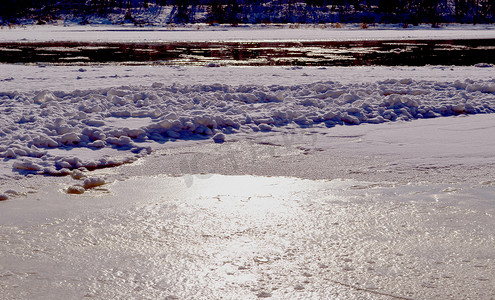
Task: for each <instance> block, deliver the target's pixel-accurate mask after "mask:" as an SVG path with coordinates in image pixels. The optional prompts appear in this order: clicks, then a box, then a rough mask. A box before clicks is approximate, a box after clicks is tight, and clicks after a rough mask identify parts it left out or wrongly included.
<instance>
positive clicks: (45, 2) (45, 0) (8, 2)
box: [0, 0, 495, 26]
mask: <svg viewBox="0 0 495 300" xmlns="http://www.w3.org/2000/svg"><path fill="white" fill-rule="evenodd" d="M112 15H113V16H114V18H113V20H120V21H119V22H121V23H123V22H129V23H134V24H136V25H138V24H155V23H156V22H154V20H156V19H157V16H163V15H166V19H165V20H164V21H163V18H162V21H161V22H162V23H172V24H178V23H199V22H201V23H205V22H206V23H210V24H216V23H218V24H221V23H228V24H233V25H234V26H235V25H237V24H241V23H364V24H372V23H402V24H405V25H407V24H411V25H416V24H419V23H431V24H433V26H435V25H436V24H439V23H451V22H459V23H493V22H495V0H1V3H0V22H1V23H4V24H5V23H14V24H15V23H19V22H21V21H26V20H30V21H33V22H37V23H38V24H44V23H49V22H53V21H54V20H57V19H58V20H60V19H68V18H72V19H78V18H79V19H80V20H81V21H80V22H81V23H84V22H89V21H88V20H90V18H91V17H98V18H105V17H109V16H112ZM115 16H120V18H116V17H115Z"/></svg>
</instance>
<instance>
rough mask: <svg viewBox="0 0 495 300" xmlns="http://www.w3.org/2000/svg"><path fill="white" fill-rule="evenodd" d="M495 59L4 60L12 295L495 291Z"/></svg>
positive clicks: (4, 262)
mask: <svg viewBox="0 0 495 300" xmlns="http://www.w3.org/2000/svg"><path fill="white" fill-rule="evenodd" d="M59 28H60V34H59V35H56V34H55V35H53V38H54V39H65V38H71V39H77V40H85V39H89V38H90V37H91V34H89V33H88V32H90V31H91V30H101V33H102V35H101V36H103V37H102V38H101V39H108V38H109V37H110V34H109V33H108V28H106V29H105V28H102V27H96V29H95V28H92V27H91V28H90V29H87V28H85V27H84V28H81V27H78V28H79V29H78V30H79V31H81V29H82V32H79V33H76V32H75V29H74V28H72V27H38V28H36V29H15V30H13V31H17V32H19V31H22V30H26V31H25V32H26V33H27V34H28V35H22V34H19V33H18V34H12V35H10V33H8V34H5V32H9V30H10V29H3V30H2V31H0V39H2V40H13V39H14V40H21V39H23V38H26V39H28V40H31V39H35V38H37V39H46V38H47V37H48V36H49V34H44V33H43V32H51V33H54V32H55V31H57V30H59ZM477 28H478V27H477ZM219 29H220V30H225V28H219ZM478 29H479V28H478ZM29 30H33V31H32V32H30V31H29ZM118 30H120V27H119V29H118ZM125 30H126V31H129V32H125V33H126V34H127V35H125V36H124V35H122V36H123V38H125V39H132V38H134V37H138V36H139V38H141V39H143V38H145V37H146V35H144V34H143V32H142V30H141V29H139V30H138V32H137V33H136V34H135V35H134V36H133V34H134V33H132V32H133V31H132V30H128V29H125ZM144 30H145V31H150V32H151V33H150V39H155V40H157V39H163V38H164V37H162V36H161V34H162V32H161V31H160V30H154V29H144ZM182 30H183V29H182ZM201 30H203V29H201V28H200V31H201ZM256 30H258V33H256V34H255V35H253V32H256ZM256 30H253V29H252V28H251V29H249V30H247V29H242V28H241V29H233V30H232V31H231V30H227V31H219V34H220V35H219V38H228V35H229V34H230V35H231V36H232V38H234V37H235V36H237V37H236V38H239V37H240V38H241V39H243V38H255V36H258V37H261V32H262V31H264V30H265V29H256ZM269 30H272V29H269ZM291 30H292V29H291ZM291 30H289V29H287V30H286V31H284V32H288V33H290V32H292V33H291V34H294V33H296V32H297V31H291ZM311 30H312V31H318V30H320V29H318V30H317V29H307V31H308V32H309V31H311ZM36 31H37V32H38V34H36V33H35V32H36ZM250 31H251V32H250ZM321 31H325V30H321ZM447 31H448V30H447V29H445V30H443V29H442V30H438V31H437V30H428V31H427V32H428V34H429V35H427V36H428V37H432V36H434V35H435V34H437V33H439V32H447ZM152 32H154V34H153V33H152ZM244 32H246V36H244V37H243V35H242V34H244ZM248 32H250V33H249V34H251V35H250V36H248V35H247V34H248ZM269 32H270V31H264V34H267V36H269ZM347 32H351V36H350V37H349V38H351V39H352V32H358V30H354V31H353V30H348V31H347ZM366 32H368V31H366ZM369 32H371V31H369ZM376 32H377V33H376V34H377V35H376V37H377V38H379V36H380V35H379V34H378V32H379V31H378V30H377V31H376ZM394 32H398V33H397V34H401V35H404V34H409V32H411V31H409V30H407V31H398V30H394ZM463 32H464V31H460V32H459V35H457V34H456V31H451V32H450V36H452V34H455V35H456V37H461V38H462V36H463V34H464V33H463ZM473 32H475V31H470V34H471V35H472V34H473ZM476 32H480V33H481V35H480V36H482V35H484V34H486V35H487V36H488V35H489V34H493V30H491V31H490V30H484V29H479V30H478V31H476ZM51 33H50V34H51ZM93 33H94V32H93ZM288 33H287V36H286V37H284V38H290V39H297V38H298V36H297V34H299V33H297V34H296V35H290V34H288ZM382 33H383V34H384V35H387V39H388V38H394V37H391V36H389V35H388V33H389V31H387V30H383V31H382ZM194 34H196V31H194ZM215 34H216V33H215ZM222 34H223V36H222ZM283 34H284V33H283V32H282V35H283ZM318 34H320V33H318ZM373 34H374V33H372V35H371V36H369V37H370V38H372V37H373ZM418 34H419V33H418ZM441 34H443V33H441ZM157 35H159V37H157ZM289 35H290V37H288V36H289ZM465 36H466V37H467V36H468V34H466V35H465ZM94 37H95V35H94V34H93V38H94ZM197 37H198V38H200V37H201V36H200V35H198V36H197ZM306 37H308V38H313V37H311V36H308V35H306ZM115 38H116V39H119V37H118V36H117V37H115ZM167 38H168V37H167ZM188 38H191V39H194V38H195V35H188ZM202 38H204V36H203V37H202ZM210 38H212V37H211V36H210ZM314 38H315V39H317V38H319V37H318V36H315V37H314ZM395 38H398V37H395ZM471 38H472V36H471ZM146 39H148V38H146ZM170 39H175V37H174V35H173V34H172V35H170ZM493 69H494V68H493V67H490V66H486V67H480V66H478V67H476V66H470V67H450V66H436V67H433V66H426V67H328V68H306V67H305V68H285V67H219V68H207V67H164V66H109V65H106V66H77V67H76V66H24V65H0V137H1V139H0V157H1V159H2V164H1V167H0V183H1V188H0V199H8V200H7V201H0V206H1V208H0V253H2V255H1V256H0V289H1V290H2V296H0V299H18V298H30V299H46V298H47V297H53V296H55V297H57V298H65V299H80V298H82V297H87V298H94V299H111V298H112V299H120V298H125V297H131V298H133V299H152V298H155V299H156V298H161V299H163V298H166V297H168V299H183V298H198V299H199V298H201V299H218V298H221V297H223V298H232V299H256V298H264V297H270V298H273V299H286V298H294V299H321V298H328V299H364V298H366V299H433V298H434V299H451V298H462V299H491V298H494V297H495V289H494V288H493V287H494V286H495V264H494V262H495V256H494V252H493V249H494V246H495V243H494V240H495V231H494V228H495V226H493V225H495V219H494V214H495V201H493V195H494V192H495V190H494V189H495V185H494V183H495V171H494V170H495V168H494V166H495V153H494V151H493V149H494V148H495V147H494V146H495V139H494V138H493V136H495V135H494V134H495V114H493V112H494V110H495V78H494V72H493ZM123 163H127V164H123ZM103 167H112V168H103ZM102 168H103V169H102ZM89 170H92V171H89ZM219 174H223V175H219ZM47 175H48V176H47ZM52 175H59V176H52ZM63 175H70V176H63ZM253 175H254V176H253ZM2 297H3V298H2Z"/></svg>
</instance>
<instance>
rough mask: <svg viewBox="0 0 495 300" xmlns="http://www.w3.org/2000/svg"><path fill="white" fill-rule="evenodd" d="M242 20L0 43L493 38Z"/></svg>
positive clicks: (474, 28)
mask: <svg viewBox="0 0 495 300" xmlns="http://www.w3.org/2000/svg"><path fill="white" fill-rule="evenodd" d="M338 27H339V28H336V26H334V24H306V25H300V26H299V25H298V26H294V24H261V25H248V24H244V25H241V26H238V27H232V26H229V25H219V26H209V25H207V24H189V25H173V26H166V27H164V26H149V27H135V26H115V25H93V26H84V25H83V26H77V25H76V26H64V24H59V25H42V26H19V27H14V28H4V29H2V30H0V42H19V41H22V42H25V41H80V42H84V41H101V42H105V41H112V42H152V41H162V42H165V41H168V42H170V41H269V40H284V41H369V40H392V41H393V40H414V39H416V40H437V39H490V38H494V37H495V31H494V28H495V26H494V25H493V24H478V25H472V24H446V25H445V26H443V27H441V28H432V27H431V25H430V24H423V25H420V26H415V27H411V28H407V29H405V28H403V25H399V24H395V25H387V24H378V25H376V26H371V27H370V28H368V29H361V25H360V24H340V25H339V26H338Z"/></svg>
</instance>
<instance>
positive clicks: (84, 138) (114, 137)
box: [0, 79, 495, 184]
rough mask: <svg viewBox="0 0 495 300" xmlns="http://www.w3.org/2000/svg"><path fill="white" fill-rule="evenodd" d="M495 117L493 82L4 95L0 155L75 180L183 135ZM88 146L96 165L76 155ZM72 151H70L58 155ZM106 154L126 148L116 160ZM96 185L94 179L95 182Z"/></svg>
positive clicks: (20, 166) (20, 168)
mask: <svg viewBox="0 0 495 300" xmlns="http://www.w3.org/2000/svg"><path fill="white" fill-rule="evenodd" d="M492 112H495V80H477V81H473V80H465V81H455V82H436V81H415V80H412V79H401V80H395V79H390V80H384V81H379V82H375V83H348V84H342V83H339V82H332V81H329V82H319V83H312V84H300V85H297V84H296V85H292V86H279V85H273V86H260V85H240V86H231V85H224V84H208V85H180V84H172V85H166V84H164V83H160V82H157V83H153V84H152V85H151V86H147V87H144V86H136V87H130V86H122V87H117V88H116V87H113V88H102V89H95V90H85V91H81V90H76V91H72V92H60V91H38V92H10V93H0V116H1V117H0V125H1V126H0V137H1V140H0V158H3V159H5V160H6V161H9V162H11V163H12V168H13V170H14V171H16V172H19V173H36V174H49V175H73V176H77V177H79V178H82V176H81V174H78V173H77V174H74V172H75V171H74V170H83V171H84V170H88V169H89V170H91V169H96V168H103V167H111V166H118V165H121V164H123V163H128V162H133V161H135V160H137V159H138V158H139V157H142V156H144V155H147V154H149V153H150V152H151V151H152V149H153V147H154V146H155V145H157V144H158V143H160V144H163V143H166V142H168V141H172V140H177V139H212V140H214V141H215V142H223V141H224V140H228V135H229V134H236V133H243V134H256V132H258V131H277V130H284V131H290V130H293V128H297V127H311V126H327V127H332V126H335V125H358V124H362V123H374V124H376V123H383V122H392V121H408V120H412V119H420V118H433V117H440V116H452V115H458V114H479V113H492ZM81 148H84V149H87V151H89V152H90V153H91V156H90V159H86V158H82V157H81V156H79V155H77V154H75V153H77V151H75V150H76V149H81ZM52 149H64V150H65V151H63V152H60V151H53V150H52ZM105 149H114V150H118V153H119V154H120V155H119V156H108V155H106V154H107V153H108V152H105V151H104V150H105ZM88 184H90V183H88Z"/></svg>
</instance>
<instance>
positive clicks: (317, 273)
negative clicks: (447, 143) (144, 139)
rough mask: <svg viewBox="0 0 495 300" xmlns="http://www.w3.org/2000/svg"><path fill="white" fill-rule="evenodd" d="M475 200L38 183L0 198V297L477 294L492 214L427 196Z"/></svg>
mask: <svg viewBox="0 0 495 300" xmlns="http://www.w3.org/2000/svg"><path fill="white" fill-rule="evenodd" d="M59 187H60V189H62V188H63V186H59ZM479 191H480V190H479V189H478V190H472V189H469V188H468V187H466V188H465V189H463V190H457V191H456V190H453V189H447V188H445V186H443V185H428V186H426V185H415V184H411V185H392V184H385V183H384V184H371V183H366V182H362V181H355V180H316V181H312V180H303V179H296V178H290V177H257V176H223V175H210V174H205V175H195V180H194V182H193V184H192V185H189V186H188V185H186V183H185V180H184V177H168V176H163V175H161V176H155V177H134V178H131V179H127V180H123V181H116V182H115V183H113V184H110V185H107V186H104V189H100V190H94V191H93V192H92V194H91V195H89V194H84V195H81V196H74V195H67V194H64V193H62V192H61V191H57V190H56V189H53V188H46V189H43V190H41V191H40V192H39V193H38V194H33V195H28V197H26V198H23V199H21V200H19V201H17V204H16V202H14V201H12V202H10V204H9V203H8V202H6V203H4V204H7V205H6V207H5V208H6V209H8V208H9V207H8V205H14V204H16V205H20V204H19V203H23V205H24V206H25V209H23V210H22V212H20V211H17V212H15V211H14V213H10V216H11V217H10V218H8V217H6V216H5V215H6V213H5V211H4V210H2V220H4V221H3V224H2V226H1V227H0V252H1V253H2V256H1V257H0V287H1V289H2V295H3V296H2V297H3V299H17V298H24V299H47V298H59V299H60V298H64V299H81V298H83V297H84V298H89V299H91V298H93V299H121V298H128V297H130V298H134V299H138V298H139V299H151V298H153V299H167V298H166V297H168V299H191V298H195V299H220V298H226V299H256V298H263V297H271V298H273V299H289V298H290V299H324V298H326V299H337V298H341V299H370V298H371V299H448V298H458V299H490V298H492V297H494V296H495V289H494V281H495V278H494V274H495V265H494V259H495V254H494V252H493V249H494V246H495V242H494V228H495V227H494V226H493V225H495V224H494V220H493V214H490V213H487V212H489V211H490V210H480V209H476V208H475V207H471V208H465V207H460V206H452V205H449V204H445V203H444V202H442V201H440V202H437V201H435V199H438V197H442V195H448V197H454V198H455V197H460V198H463V197H465V196H466V195H469V196H471V197H472V198H478V199H481V198H483V197H485V198H489V195H490V194H493V187H492V186H487V187H485V189H483V190H482V191H483V192H485V193H486V194H485V195H484V196H483V195H482V193H480V192H479ZM456 194H458V195H456ZM21 201H22V202H21ZM32 203H36V204H37V206H40V205H42V206H47V207H50V206H51V207H57V206H58V207H57V208H56V209H52V210H50V209H47V210H46V211H44V212H43V213H42V214H43V216H40V213H39V212H38V213H37V215H35V214H33V215H30V213H29V211H30V210H31V211H35V210H37V208H36V207H34V206H33V205H32ZM67 203H71V204H70V205H67ZM61 208H62V209H61ZM492 208H493V207H492ZM492 212H493V210H492ZM12 214H18V216H17V218H15V217H13V216H12ZM21 219H23V220H21ZM5 220H10V221H5Z"/></svg>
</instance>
